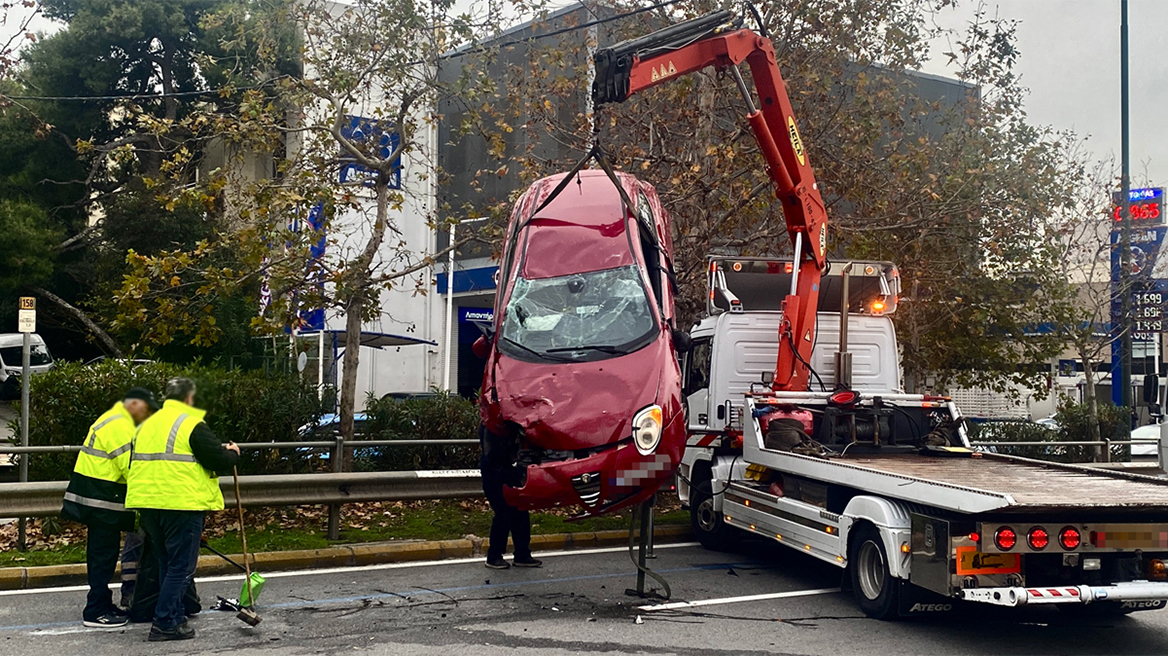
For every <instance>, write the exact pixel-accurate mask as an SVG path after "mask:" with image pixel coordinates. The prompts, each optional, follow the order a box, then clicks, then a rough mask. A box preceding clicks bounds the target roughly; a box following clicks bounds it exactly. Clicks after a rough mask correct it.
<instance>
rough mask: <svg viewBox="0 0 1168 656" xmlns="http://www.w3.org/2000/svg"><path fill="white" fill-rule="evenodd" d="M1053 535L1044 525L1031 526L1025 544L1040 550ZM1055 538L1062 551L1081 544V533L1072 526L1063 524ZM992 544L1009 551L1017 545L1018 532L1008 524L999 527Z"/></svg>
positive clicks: (1072, 548)
mask: <svg viewBox="0 0 1168 656" xmlns="http://www.w3.org/2000/svg"><path fill="white" fill-rule="evenodd" d="M971 537H972V536H971ZM1055 537H1056V536H1054V535H1052V534H1051V532H1050V531H1048V530H1047V529H1046V527H1045V526H1032V527H1030V529H1029V530H1028V531H1026V544H1027V545H1029V547H1030V549H1032V550H1033V551H1042V550H1044V549H1046V548H1047V547H1049V546H1050V543H1051V541H1052V540H1054V539H1055ZM1057 539H1058V544H1059V546H1060V547H1062V548H1063V550H1064V551H1073V550H1075V549H1078V548H1079V546H1080V545H1082V544H1083V534H1082V533H1081V532H1079V529H1077V528H1075V527H1074V526H1064V527H1063V528H1062V529H1061V530H1060V531H1059V532H1058V535H1057ZM994 545H996V546H997V547H998V549H999V550H1001V551H1010V550H1011V549H1013V548H1014V547H1015V546H1017V545H1018V532H1017V531H1015V530H1014V529H1013V528H1012V527H1010V526H1001V527H999V528H998V530H997V531H995V532H994Z"/></svg>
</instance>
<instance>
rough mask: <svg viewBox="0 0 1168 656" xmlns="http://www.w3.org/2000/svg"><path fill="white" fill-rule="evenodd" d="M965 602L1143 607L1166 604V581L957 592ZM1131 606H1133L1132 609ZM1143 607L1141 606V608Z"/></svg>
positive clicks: (1011, 604)
mask: <svg viewBox="0 0 1168 656" xmlns="http://www.w3.org/2000/svg"><path fill="white" fill-rule="evenodd" d="M961 598H962V599H964V600H965V601H976V602H979V603H986V604H993V605H995V606H1029V605H1039V604H1089V603H1092V602H1096V601H1106V602H1123V603H1125V604H1126V603H1140V602H1150V604H1149V605H1148V606H1146V607H1147V608H1163V607H1164V606H1165V605H1166V604H1168V582H1163V583H1161V582H1154V581H1132V582H1129V583H1114V584H1112V585H1072V586H1056V587H1041V588H1040V587H1032V588H1020V587H1010V588H972V589H968V590H962V591H961ZM1133 607H1134V606H1133ZM1141 607H1144V606H1141Z"/></svg>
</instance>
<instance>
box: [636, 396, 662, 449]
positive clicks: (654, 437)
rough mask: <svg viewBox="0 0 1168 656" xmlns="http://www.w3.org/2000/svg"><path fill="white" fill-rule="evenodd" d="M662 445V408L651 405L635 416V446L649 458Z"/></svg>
mask: <svg viewBox="0 0 1168 656" xmlns="http://www.w3.org/2000/svg"><path fill="white" fill-rule="evenodd" d="M660 443H661V406H659V405H651V406H649V407H648V408H645V409H643V410H641V411H640V412H638V413H637V414H636V415H634V416H633V444H634V445H636V447H637V452H638V453H640V454H641V455H643V456H647V455H649V454H651V453H653V451H655V450H656V449H657V445H658V444H660Z"/></svg>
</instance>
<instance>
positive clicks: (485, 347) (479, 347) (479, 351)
mask: <svg viewBox="0 0 1168 656" xmlns="http://www.w3.org/2000/svg"><path fill="white" fill-rule="evenodd" d="M470 350H471V352H472V353H474V354H475V356H476V357H480V358H482V359H484V360H486V359H487V356H489V355H490V354H491V342H490V341H489V340H488V339H487V336H486V335H480V336H479V338H478V339H476V340H475V341H474V344H471V345H470Z"/></svg>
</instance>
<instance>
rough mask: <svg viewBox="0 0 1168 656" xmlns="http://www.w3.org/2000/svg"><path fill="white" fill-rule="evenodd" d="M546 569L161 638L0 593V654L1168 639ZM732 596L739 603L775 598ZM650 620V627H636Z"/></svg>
mask: <svg viewBox="0 0 1168 656" xmlns="http://www.w3.org/2000/svg"><path fill="white" fill-rule="evenodd" d="M541 557H543V558H544V562H545V566H544V568H543V569H539V570H520V569H512V570H508V571H494V570H488V569H485V568H484V567H483V566H482V563H481V561H478V560H475V561H473V562H470V561H467V560H460V561H445V562H441V563H428V564H405V565H388V566H387V565H382V566H375V567H369V568H359V569H343V570H332V571H317V572H297V573H290V574H285V575H269V578H268V584H267V587H266V588H265V590H264V591H263V595H262V596H261V598H260V601H261V602H262V603H261V606H260V609H259V610H260V614H261V616H262V617H263V623H262V624H261V625H260V626H259V627H258V628H255V629H252V628H248V627H246V626H245V625H244V624H243V623H241V622H240V621H239V620H237V619H235V617H234V615H233V614H230V613H221V612H212V611H204V612H203V613H201V614H200V615H198V616H197V617H195V618H194V619H192V620H191V621H192V624H193V626H194V627H195V628H196V630H197V632H198V635H197V637H196V638H195V639H194V640H191V641H187V642H180V643H147V642H146V641H145V640H146V634H147V632H148V625H131V626H130V627H128V628H126V629H123V630H115V631H94V630H89V629H85V628H83V627H82V626H81V623H80V611H81V606H82V604H83V600H84V592H83V591H82V590H79V589H66V590H59V591H42V592H36V593H33V594H14V593H0V654H52V655H53V656H65V655H68V654H119V655H126V656H134V655H139V654H141V655H146V654H171V653H173V654H212V653H223V652H230V653H233V654H251V655H255V656H276V655H293V654H296V655H299V654H342V653H344V654H421V655H433V656H453V655H455V654H458V655H462V654H492V655H493V654H498V655H500V656H503V655H511V654H514V655H517V656H528V655H530V656H537V655H538V656H557V655H560V654H564V655H567V654H573V655H577V654H625V653H645V654H679V655H688V654H752V653H757V654H767V655H773V654H824V655H832V656H834V655H836V654H864V655H865V656H868V655H871V654H930V655H932V654H1004V653H1009V654H1103V653H1106V654H1153V653H1164V651H1165V647H1166V646H1168V611H1152V612H1144V613H1136V614H1134V615H1132V616H1130V617H1126V618H1119V619H1088V620H1083V619H1081V618H1074V617H1069V616H1067V615H1065V614H1063V613H1060V612H1058V611H1057V610H1054V609H1050V608H1046V609H1025V610H1023V611H1022V612H1017V611H1014V612H1008V611H1004V610H1000V609H993V612H976V613H972V614H959V615H950V616H947V617H945V618H943V619H942V618H935V619H927V620H913V621H901V622H879V621H874V620H869V619H867V618H865V617H863V616H862V615H861V613H860V612H859V611H858V610H857V608H856V607H855V606H854V604H853V602H852V599H851V597H850V595H849V594H846V593H841V592H838V591H835V588H836V586H837V585H838V583H839V572H838V570H835V569H834V568H833V567H830V566H828V565H824V564H821V563H819V562H818V561H815V560H813V559H811V558H810V557H807V556H804V555H803V554H799V553H795V552H789V551H787V550H785V549H783V548H781V547H779V546H777V545H769V544H765V543H750V544H744V545H743V546H742V547H741V548H740V549H739V550H738V551H737V552H735V553H714V552H708V551H704V550H703V549H701V548H700V547H697V546H693V545H668V546H662V547H660V548H659V550H658V558H657V559H656V560H655V561H654V562H653V566H654V568H655V569H658V570H659V571H660V572H662V573H663V574H664V575H665V576H666V577H667V579H668V580H669V582H670V583H671V585H672V587H673V595H674V597H673V599H674V600H675V601H677V600H689V601H694V600H702V601H714V602H715V603H710V604H708V605H702V606H697V607H690V608H681V609H674V610H666V611H662V610H642V609H639V608H637V607H638V606H642V605H644V604H646V603H647V602H644V601H640V600H637V599H634V598H631V597H628V596H626V595H625V594H624V591H625V588H626V587H629V586H631V585H632V584H633V583H634V576H633V571H634V570H633V568H632V566H631V564H630V561H629V558H628V555H627V553H625V552H623V551H622V550H613V549H602V550H591V551H577V552H564V553H561V554H558V555H557V554H547V555H541ZM226 578H227V577H224V578H220V579H213V580H207V581H203V582H202V583H201V585H200V592H201V593H202V595H203V597H204V599H205V600H207V599H212V600H213V599H214V597H215V595H217V594H218V595H227V596H235V595H236V594H237V593H238V590H239V585H240V577H230V580H225V579H226ZM776 593H779V594H782V595H783V596H779V597H771V598H767V599H761V600H758V599H756V600H747V601H738V602H735V603H723V602H722V601H721V600H724V599H725V598H729V597H740V596H750V595H775V594H776ZM638 616H640V617H641V622H640V623H638V622H637V620H636V618H637V617H638Z"/></svg>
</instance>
